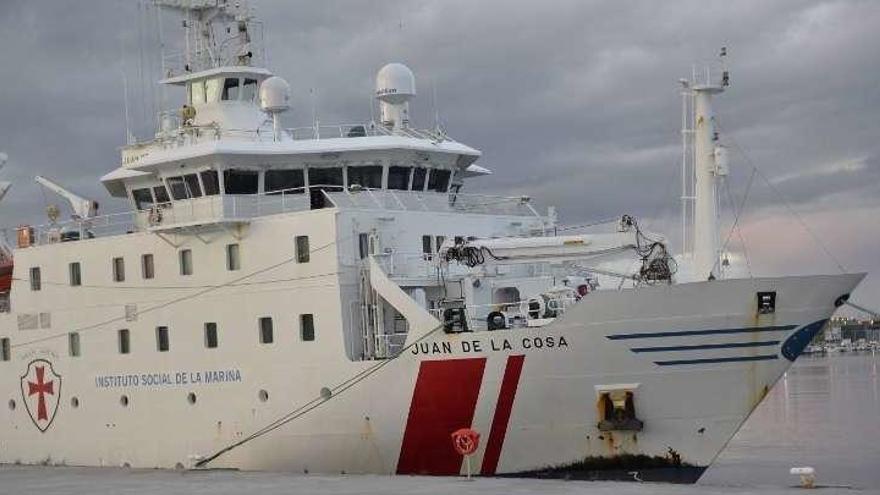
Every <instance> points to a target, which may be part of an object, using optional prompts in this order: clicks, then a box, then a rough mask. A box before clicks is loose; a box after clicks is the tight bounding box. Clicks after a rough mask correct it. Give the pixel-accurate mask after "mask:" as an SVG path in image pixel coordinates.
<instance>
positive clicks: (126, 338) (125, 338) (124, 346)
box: [118, 328, 131, 354]
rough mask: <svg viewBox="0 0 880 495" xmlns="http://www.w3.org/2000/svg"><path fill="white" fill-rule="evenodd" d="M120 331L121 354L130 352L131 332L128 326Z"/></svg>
mask: <svg viewBox="0 0 880 495" xmlns="http://www.w3.org/2000/svg"><path fill="white" fill-rule="evenodd" d="M118 333H119V354H129V353H130V352H131V333H130V332H129V331H128V329H126V328H123V329H122V330H120V331H119V332H118Z"/></svg>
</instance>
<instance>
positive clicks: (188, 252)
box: [180, 249, 193, 275]
mask: <svg viewBox="0 0 880 495" xmlns="http://www.w3.org/2000/svg"><path fill="white" fill-rule="evenodd" d="M180 274H181V275H192V274H193V253H192V249H181V250H180Z"/></svg>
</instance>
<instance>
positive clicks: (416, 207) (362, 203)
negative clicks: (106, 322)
mask: <svg viewBox="0 0 880 495" xmlns="http://www.w3.org/2000/svg"><path fill="white" fill-rule="evenodd" d="M315 194H320V195H322V196H323V200H322V201H320V202H319V203H321V202H323V206H324V207H326V208H340V209H358V210H391V211H428V212H437V213H471V214H486V215H508V216H518V217H519V216H525V217H537V218H540V215H539V214H538V212H537V211H536V210H535V209H534V208H533V207H532V206H531V203H530V200H529V198H526V197H512V198H511V197H497V196H486V195H476V194H460V193H438V192H422V191H392V190H381V189H366V188H350V189H343V188H342V186H339V185H313V186H309V187H300V188H294V189H288V190H284V191H273V192H269V193H261V194H223V195H216V196H205V197H201V198H192V199H186V200H178V201H172V202H170V203H165V204H160V205H156V206H154V207H152V208H150V209H147V210H139V211H126V212H119V213H111V214H107V215H100V216H97V217H94V218H89V219H85V220H70V221H67V222H56V223H51V224H44V225H37V226H32V227H31V226H28V227H20V228H17V229H5V230H4V232H3V233H4V235H5V236H6V238H7V239H8V240H13V239H15V240H16V242H15V244H17V245H18V246H19V247H22V246H30V245H42V244H54V243H57V242H66V241H73V240H83V239H90V238H95V237H104V236H108V235H119V234H125V233H132V232H137V231H162V230H168V229H175V228H187V227H195V226H200V225H207V224H220V223H223V222H241V221H248V220H251V219H254V218H258V217H263V216H268V215H276V214H281V213H291V212H298V211H307V210H310V209H312V208H313V207H316V204H315V203H314V202H313V201H312V199H313V195H315ZM22 229H23V230H24V232H21V231H22ZM22 236H23V237H22Z"/></svg>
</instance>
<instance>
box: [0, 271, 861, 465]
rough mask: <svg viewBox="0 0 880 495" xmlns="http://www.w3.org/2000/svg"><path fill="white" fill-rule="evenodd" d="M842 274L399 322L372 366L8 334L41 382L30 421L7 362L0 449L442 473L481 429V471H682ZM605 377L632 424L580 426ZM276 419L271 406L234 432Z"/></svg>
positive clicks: (267, 416) (111, 461)
mask: <svg viewBox="0 0 880 495" xmlns="http://www.w3.org/2000/svg"><path fill="white" fill-rule="evenodd" d="M861 277H862V276H861V275H839V276H812V277H786V278H766V279H747V280H723V281H722V280H719V281H710V282H701V283H688V284H679V285H670V286H665V285H664V286H658V287H645V288H639V289H628V290H621V291H598V292H595V293H593V294H590V295H589V296H588V297H586V298H584V299H583V300H582V301H581V302H579V303H578V304H576V305H575V306H573V307H572V308H571V309H569V311H567V312H566V313H565V314H564V315H563V316H562V317H560V318H558V319H557V320H556V321H555V322H553V323H552V324H550V325H547V326H544V327H541V328H517V329H508V330H498V331H493V332H475V333H462V334H446V333H444V332H442V331H434V332H433V333H431V334H430V335H427V336H424V335H421V336H420V335H417V334H415V333H414V332H413V333H412V334H411V335H410V336H409V338H408V341H407V345H408V347H407V348H406V349H405V350H404V351H403V352H402V353H401V354H400V356H399V357H397V358H395V359H393V360H391V361H389V362H385V361H383V363H384V364H383V365H382V366H381V367H380V368H375V367H376V366H377V362H376V361H364V362H356V361H352V360H350V359H344V358H343V359H339V357H338V353H332V352H314V353H311V355H309V353H298V354H296V355H292V354H289V353H285V352H284V351H277V352H274V353H273V354H271V355H268V356H262V357H261V358H260V359H259V360H258V361H255V360H254V358H253V356H246V355H244V354H243V351H240V352H238V353H236V352H235V351H228V352H229V354H226V355H224V356H223V357H222V358H220V357H218V356H214V357H210V358H208V359H202V360H200V361H196V362H181V361H178V362H173V361H170V360H166V361H164V362H156V361H152V362H151V361H135V362H134V363H125V362H124V361H121V360H120V359H118V358H119V356H114V357H110V358H108V359H106V360H103V361H97V362H96V363H95V364H93V365H92V366H90V367H89V368H84V367H81V366H79V364H80V363H79V362H78V361H77V359H71V358H66V357H64V356H63V354H64V350H63V347H61V346H58V345H54V347H53V345H52V344H46V345H42V346H37V347H33V346H32V348H30V349H27V348H22V349H21V350H20V351H19V350H17V352H16V356H15V359H14V361H15V362H18V363H20V364H21V366H20V367H21V368H22V373H24V370H25V364H27V363H31V362H33V361H34V360H35V359H45V360H47V361H50V362H51V365H52V371H53V372H54V373H56V374H57V377H58V378H57V379H58V380H59V387H58V388H57V389H56V391H57V392H58V395H59V396H60V397H59V398H58V402H57V410H56V411H55V412H54V414H53V418H52V422H51V426H50V427H48V428H46V429H45V430H44V431H41V430H40V429H39V428H35V427H34V426H35V425H36V423H35V422H34V420H33V418H32V417H29V414H28V413H27V412H26V411H24V410H23V409H24V408H23V407H18V408H13V407H12V405H11V401H13V400H17V401H19V405H20V406H22V405H24V404H25V403H26V402H27V400H28V399H29V397H28V394H27V391H26V390H25V389H24V388H23V386H22V383H20V380H23V379H24V378H23V377H21V378H20V376H19V375H21V374H22V373H4V378H3V385H2V386H3V390H4V391H5V392H6V395H8V396H9V397H10V408H9V409H8V410H7V414H8V421H5V422H4V424H3V426H2V427H0V428H2V430H3V434H2V436H3V438H4V441H3V448H2V450H0V460H2V462H8V463H13V462H21V463H46V462H50V463H62V464H68V465H111V466H132V467H160V468H174V467H178V468H180V467H191V466H193V465H195V464H196V462H197V461H198V460H200V459H204V458H205V457H207V456H210V455H212V454H214V453H216V452H218V451H220V450H221V449H224V448H226V447H228V446H230V445H232V444H235V443H238V442H241V441H242V440H245V441H244V442H243V443H241V445H240V446H238V447H236V448H234V449H231V450H229V451H227V452H225V453H224V454H223V455H220V456H218V457H217V458H216V459H214V460H212V461H211V462H210V464H209V466H212V467H227V468H240V469H250V470H292V471H301V472H321V473H397V474H429V475H457V474H461V473H463V472H464V471H465V469H466V467H465V466H466V463H465V462H463V459H462V457H461V456H460V455H459V454H458V453H457V452H456V451H455V450H454V449H453V447H452V442H451V438H450V434H451V432H452V431H454V430H456V429H458V428H464V427H470V428H473V429H475V430H477V431H478V432H480V433H481V436H482V438H481V441H480V445H479V448H478V449H477V451H476V452H475V453H474V455H473V456H472V458H471V466H472V468H473V471H474V472H475V473H479V474H483V475H523V476H562V477H575V478H587V479H595V478H601V477H602V476H599V475H597V474H595V473H598V472H600V471H602V465H603V460H604V461H607V460H614V459H620V460H622V462H623V463H624V464H614V463H613V462H612V463H611V464H607V463H606V464H605V467H606V468H608V471H607V472H609V473H618V474H616V475H614V474H611V476H610V477H612V478H615V477H621V476H623V475H622V474H621V473H627V474H629V473H630V471H631V470H632V469H636V470H638V469H641V467H644V468H646V472H647V471H652V472H655V473H663V472H665V473H667V474H664V475H661V476H660V477H661V478H663V479H673V480H677V481H693V480H695V479H696V478H697V477H699V474H700V473H701V472H702V469H703V468H705V467H706V466H708V465H709V464H710V463H711V462H712V461H713V459H714V458H715V457H716V456H717V455H718V453H719V452H720V451H721V450H722V448H723V447H724V445H726V443H727V442H728V441H729V440H730V439H731V437H732V436H733V435H734V433H736V431H737V430H738V429H739V427H740V426H741V425H742V423H743V422H744V421H745V419H746V418H747V417H748V415H749V414H750V412H751V411H752V410H753V409H754V408H755V407H756V406H757V405H758V403H760V401H761V399H762V398H763V397H764V396H765V395H766V394H767V392H768V391H769V389H770V388H771V387H772V386H773V384H774V383H775V382H776V381H777V380H778V379H779V378H780V377H781V376H782V374H783V373H784V372H785V370H786V369H787V368H788V366H790V365H791V363H792V361H793V359H794V358H796V357H797V354H799V353H800V351H801V350H802V349H803V346H801V341H803V340H804V339H806V341H807V342H808V341H809V338H808V337H809V336H810V335H811V334H812V333H815V332H816V331H818V330H819V329H820V328H821V326H822V324H823V323H824V321H825V320H827V319H828V318H829V317H830V316H831V314H832V313H833V311H834V309H835V306H834V302H835V300H836V299H837V298H839V297H840V296H842V295H844V294H848V293H849V292H850V291H851V290H852V289H853V288H854V287H855V285H857V284H858V282H859V281H860V280H861ZM761 291H773V292H775V293H776V300H777V304H776V308H775V311H774V312H773V313H772V314H759V313H758V311H757V303H756V293H757V292H761ZM316 296H317V294H316ZM316 304H317V303H316ZM229 310H230V311H231V313H234V312H235V310H234V308H229ZM182 313H185V312H182ZM190 316H193V315H190ZM201 316H204V315H200V316H199V317H197V319H204V318H201ZM246 321H247V322H248V323H250V319H249V318H248V319H247V320H246ZM242 325H244V321H243V322H242ZM231 326H233V327H234V326H235V325H231ZM328 333H329V332H328ZM803 345H806V344H805V343H804V344H803ZM236 354H238V355H236ZM359 374H360V375H362V377H361V378H360V379H358V380H356V381H355V382H353V383H352V382H348V380H350V379H351V378H352V377H354V376H356V375H359ZM125 376H129V377H130V376H134V377H137V378H128V379H126V378H124V377H125ZM120 377H122V378H120ZM166 380H167V383H165V382H166ZM135 381H136V382H137V383H134V382H135ZM146 381H150V383H149V384H148V383H146ZM62 382H63V387H60V384H61V383H62ZM341 383H349V384H350V385H351V386H350V387H345V388H344V389H340V388H339V387H338V384H341ZM322 389H327V390H322ZM618 389H625V390H629V391H632V393H633V399H634V400H633V402H634V412H635V417H636V418H637V420H638V421H640V422H641V423H642V425H641V427H639V428H630V429H614V428H613V427H612V428H608V427H607V425H606V427H605V428H601V427H600V426H601V425H600V424H599V423H600V421H601V420H602V419H603V416H602V415H603V412H602V407H603V405H602V394H603V393H604V392H606V391H609V390H618ZM190 391H192V392H190ZM328 391H330V392H332V393H331V394H328V393H327V392H328ZM62 392H63V393H62ZM322 394H323V399H320V400H317V401H314V400H315V399H316V398H318V397H321V396H322ZM193 395H195V397H193ZM123 396H124V397H125V405H122V403H121V401H122V397H123ZM73 397H75V398H76V401H77V405H76V406H74V405H73V403H72V402H71V401H72V399H73ZM310 401H314V402H312V404H313V406H314V407H313V408H310V409H309V410H308V411H305V410H302V409H301V406H302V405H304V404H307V403H310ZM292 412H295V414H293V415H291V413H292ZM279 419H286V420H289V421H285V422H283V424H278V425H277V427H274V428H272V429H271V430H268V431H265V433H264V434H262V435H260V436H258V437H255V438H253V439H252V440H247V438H248V437H249V436H250V435H251V434H252V433H254V432H256V431H259V430H261V429H262V428H263V427H265V426H266V425H269V424H273V422H276V421H278V420H279ZM628 459H636V460H638V459H642V460H643V461H644V460H645V459H647V460H648V464H642V465H635V466H627V465H625V463H626V461H627V460H628ZM640 466H641V467H640ZM647 468H651V469H647ZM656 468H659V470H658V469H656ZM685 471H686V472H685ZM670 473H671V474H670ZM683 473H684V474H683ZM688 473H690V474H688Z"/></svg>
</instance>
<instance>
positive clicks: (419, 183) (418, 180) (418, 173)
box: [412, 168, 428, 191]
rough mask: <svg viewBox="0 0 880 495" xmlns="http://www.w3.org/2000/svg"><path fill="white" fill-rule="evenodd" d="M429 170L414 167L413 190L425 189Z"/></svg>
mask: <svg viewBox="0 0 880 495" xmlns="http://www.w3.org/2000/svg"><path fill="white" fill-rule="evenodd" d="M427 172H428V170H427V169H424V168H414V169H413V177H412V190H413V191H424V190H425V175H427Z"/></svg>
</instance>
